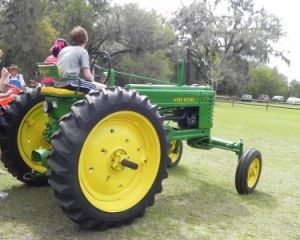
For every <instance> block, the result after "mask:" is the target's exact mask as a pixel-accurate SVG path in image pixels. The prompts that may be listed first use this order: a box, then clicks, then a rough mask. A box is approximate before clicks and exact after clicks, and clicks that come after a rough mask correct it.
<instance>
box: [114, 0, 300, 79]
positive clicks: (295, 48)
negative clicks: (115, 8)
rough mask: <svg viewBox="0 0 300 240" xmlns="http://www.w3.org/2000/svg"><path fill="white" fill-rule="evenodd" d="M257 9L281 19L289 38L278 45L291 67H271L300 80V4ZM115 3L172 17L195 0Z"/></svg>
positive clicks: (293, 0)
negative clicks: (136, 5) (132, 5)
mask: <svg viewBox="0 0 300 240" xmlns="http://www.w3.org/2000/svg"><path fill="white" fill-rule="evenodd" d="M254 1H255V4H256V6H257V7H259V8H260V7H264V8H265V9H266V10H267V11H268V12H269V13H273V14H274V15H276V16H277V17H279V18H280V20H281V23H282V25H283V29H284V31H285V32H286V34H287V36H286V37H285V38H283V39H281V40H280V41H279V42H278V43H276V45H275V46H276V48H277V49H278V50H283V51H284V52H285V53H286V56H287V57H288V59H289V60H290V61H291V64H290V66H288V65H287V64H286V63H285V62H283V61H281V60H279V59H276V58H271V59H270V63H269V64H268V65H269V66H270V67H277V68H278V70H279V72H281V73H283V74H284V75H286V76H287V77H288V80H289V81H291V80H293V79H297V80H300V27H299V25H300V12H299V9H300V2H298V1H297V0H284V1H282V0H278V1H275V0H254ZM112 2H113V3H117V4H127V3H138V4H139V6H140V7H142V8H145V9H149V10H150V9H155V10H156V11H157V12H158V13H160V14H162V15H163V16H166V17H169V16H172V13H173V12H174V11H176V10H177V9H178V8H180V6H182V5H188V4H190V3H192V2H193V0H140V1H139V0H112Z"/></svg>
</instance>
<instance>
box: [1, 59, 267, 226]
mask: <svg viewBox="0 0 300 240" xmlns="http://www.w3.org/2000/svg"><path fill="white" fill-rule="evenodd" d="M93 64H94V63H93ZM185 68H186V64H185V62H184V61H180V62H179V64H178V73H177V82H176V83H175V84H153V83H152V84H147V82H150V80H154V79H147V78H145V77H140V78H141V79H142V80H143V81H144V82H146V84H127V85H125V86H124V87H116V86H115V85H116V84H115V80H116V79H117V77H118V76H120V75H122V74H123V75H126V73H120V72H117V71H114V70H113V69H111V68H110V69H108V73H109V74H108V82H107V85H108V87H107V88H106V89H103V90H101V91H97V92H92V93H89V94H86V95H85V94H83V93H81V92H80V89H78V90H76V91H70V90H66V89H61V88H54V87H42V88H36V89H30V90H29V91H28V92H22V93H20V94H19V95H18V96H17V97H16V100H15V101H13V102H11V103H10V104H9V106H8V109H7V110H6V112H5V113H4V114H3V121H2V122H3V124H2V125H1V130H0V131H1V134H0V135H1V136H0V144H1V152H2V161H3V163H4V166H5V167H6V168H7V170H8V171H9V172H10V173H11V174H12V175H13V176H15V177H16V178H17V179H18V180H20V181H21V182H24V183H26V184H30V185H43V184H47V183H49V184H50V186H51V188H52V189H53V191H54V196H55V198H56V199H57V201H58V204H59V205H60V207H61V208H62V210H63V212H64V213H65V214H66V215H67V216H68V217H69V218H70V219H71V220H73V221H74V222H75V223H77V224H79V225H81V226H83V227H85V228H100V229H106V228H107V227H111V226H119V225H121V224H124V223H129V222H131V221H133V219H135V218H136V217H141V216H143V215H144V213H145V209H146V208H147V207H148V206H151V205H153V204H154V199H155V195H156V194H157V193H160V192H161V191H162V181H163V179H164V178H166V177H167V176H168V173H167V167H175V166H176V165H177V164H178V162H179V161H180V158H181V154H182V149H183V145H182V141H183V140H185V141H186V143H187V145H189V146H190V147H193V148H198V149H211V148H221V149H225V150H230V151H233V152H235V153H236V154H237V156H238V159H239V161H238V165H237V169H236V178H235V186H236V189H237V191H238V193H240V194H248V193H251V192H253V191H254V189H255V187H256V185H257V182H258V180H259V177H260V173H261V166H262V158H261V153H260V152H259V151H258V150H256V149H250V150H248V151H246V152H243V143H242V141H241V140H239V141H237V142H229V141H224V140H221V139H217V138H213V137H211V134H210V131H211V128H212V126H213V107H214V98H215V92H214V91H213V89H212V88H211V87H209V86H195V85H185V83H184V78H185ZM39 72H40V75H41V76H42V77H49V76H51V77H55V78H56V79H57V81H64V80H66V79H64V78H60V77H59V72H58V68H57V66H56V65H54V64H41V65H39ZM127 75H128V74H127ZM132 76H134V75H132ZM67 80H70V79H67ZM77 80H78V81H79V82H80V79H77ZM169 122H171V123H172V124H167V123H169Z"/></svg>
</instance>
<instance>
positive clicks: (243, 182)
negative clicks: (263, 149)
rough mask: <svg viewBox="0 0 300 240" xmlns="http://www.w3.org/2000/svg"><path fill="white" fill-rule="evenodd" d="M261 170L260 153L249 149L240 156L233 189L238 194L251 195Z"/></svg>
mask: <svg viewBox="0 0 300 240" xmlns="http://www.w3.org/2000/svg"><path fill="white" fill-rule="evenodd" d="M261 168H262V157H261V153H260V151H258V150H256V149H254V148H253V149H249V150H248V151H246V152H244V153H243V155H242V156H241V158H240V160H239V163H238V166H237V168H236V174H235V187H236V190H237V191H238V193H240V194H248V193H252V192H253V191H254V189H255V187H256V185H257V183H258V180H259V177H260V173H261Z"/></svg>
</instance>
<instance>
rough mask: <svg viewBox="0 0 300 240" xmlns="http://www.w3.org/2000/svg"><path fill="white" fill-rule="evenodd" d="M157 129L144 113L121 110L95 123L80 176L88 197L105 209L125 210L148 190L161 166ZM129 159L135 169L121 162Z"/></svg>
mask: <svg viewBox="0 0 300 240" xmlns="http://www.w3.org/2000/svg"><path fill="white" fill-rule="evenodd" d="M160 157H161V147H160V140H159V137H158V134H157V132H156V129H155V128H154V126H153V125H152V123H151V122H150V121H149V120H148V119H147V118H146V117H145V116H143V115H141V114H139V113H136V112H133V111H119V112H116V113H113V114H110V115H108V116H107V117H105V118H104V119H103V120H101V121H100V122H99V123H97V124H96V125H95V127H94V128H93V129H92V131H91V132H90V133H89V134H88V136H87V138H86V140H85V143H84V144H83V147H82V150H81V154H80V158H79V163H78V177H79V183H80V187H81V190H82V192H83V194H84V196H85V197H86V199H87V200H88V201H89V202H90V203H91V204H92V205H93V206H94V207H96V208H97V209H100V210H102V211H105V212H111V213H115V212H122V211H126V210H128V209H130V208H131V207H133V206H135V205H137V204H138V203H139V202H140V201H141V200H142V199H143V198H144V197H145V195H146V194H147V193H148V192H149V190H150V188H151V186H152V185H153V183H154V181H155V179H156V176H157V174H158V169H159V165H160ZM124 159H126V160H128V161H130V162H132V163H135V164H137V165H138V168H137V169H136V170H134V169H130V168H128V167H126V166H123V165H122V164H121V162H122V160H124Z"/></svg>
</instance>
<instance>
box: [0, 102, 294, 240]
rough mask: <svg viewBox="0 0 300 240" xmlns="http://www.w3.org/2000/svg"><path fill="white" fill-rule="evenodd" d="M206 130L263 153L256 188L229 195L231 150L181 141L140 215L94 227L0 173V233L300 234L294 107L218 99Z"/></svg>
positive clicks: (40, 191) (47, 195) (43, 192)
mask: <svg viewBox="0 0 300 240" xmlns="http://www.w3.org/2000/svg"><path fill="white" fill-rule="evenodd" d="M212 135H213V136H215V137H219V138H224V139H227V140H231V141H236V140H238V139H240V138H242V139H243V140H244V142H245V149H247V148H252V147H255V148H257V149H259V150H260V151H261V152H262V154H263V170H262V175H261V179H260V182H259V184H258V186H257V188H256V191H255V193H253V194H251V195H248V196H241V195H239V194H237V193H236V190H235V186H234V176H235V168H236V164H237V158H236V156H235V154H234V153H232V152H227V151H224V150H219V149H214V150H210V151H205V150H197V149H192V148H190V147H188V146H185V148H184V154H183V159H182V162H181V163H180V165H179V166H178V167H177V168H175V169H173V170H171V171H170V174H169V178H168V179H167V180H165V181H164V191H163V192H162V194H160V195H159V196H157V198H156V204H155V205H154V206H153V207H151V208H148V211H147V212H146V215H145V216H144V217H143V218H140V219H136V220H135V221H134V222H133V223H132V224H131V225H128V226H123V227H121V228H114V229H109V230H107V231H105V232H99V231H87V230H82V229H80V228H79V227H78V226H77V225H75V224H73V223H72V222H71V221H69V220H68V219H67V218H66V217H65V215H64V214H63V213H62V212H61V210H60V209H59V207H58V205H57V204H56V201H55V199H54V197H53V194H52V191H51V189H50V188H49V187H43V188H32V187H27V186H25V185H22V184H20V183H18V182H17V181H16V180H14V179H13V178H12V177H11V176H10V175H9V174H5V175H3V174H1V175H0V190H1V189H2V190H5V191H8V192H9V194H10V196H9V198H8V199H6V200H0V239H26V240H28V239H92V240H93V239H116V240H120V239H151V240H153V239H197V240H198V239H280V240H282V239H300V157H299V156H300V111H297V110H285V109H275V108H271V109H269V110H268V111H266V110H265V108H264V107H255V106H245V105H239V104H237V105H235V107H232V106H231V104H226V103H217V104H216V108H215V114H214V128H213V131H212ZM0 168H2V169H3V166H2V165H1V166H0Z"/></svg>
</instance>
